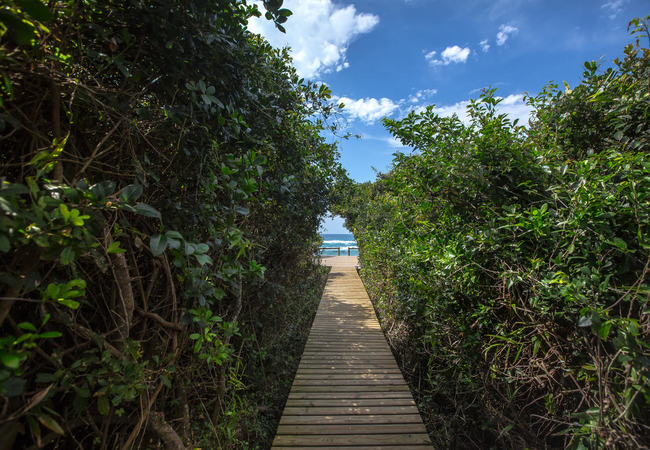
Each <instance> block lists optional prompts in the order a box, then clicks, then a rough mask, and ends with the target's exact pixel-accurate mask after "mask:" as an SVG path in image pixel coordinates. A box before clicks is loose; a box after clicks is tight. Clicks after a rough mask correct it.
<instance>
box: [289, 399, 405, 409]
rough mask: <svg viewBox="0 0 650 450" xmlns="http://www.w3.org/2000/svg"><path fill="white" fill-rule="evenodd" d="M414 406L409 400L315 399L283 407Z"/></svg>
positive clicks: (292, 401) (290, 400)
mask: <svg viewBox="0 0 650 450" xmlns="http://www.w3.org/2000/svg"><path fill="white" fill-rule="evenodd" d="M410 405H413V406H415V402H414V401H413V400H412V399H410V398H389V399H377V398H369V399H365V398H364V399H348V398H341V399H326V400H321V399H316V400H292V399H289V400H287V404H286V406H285V407H287V408H288V407H306V406H346V407H354V406H357V407H368V406H410Z"/></svg>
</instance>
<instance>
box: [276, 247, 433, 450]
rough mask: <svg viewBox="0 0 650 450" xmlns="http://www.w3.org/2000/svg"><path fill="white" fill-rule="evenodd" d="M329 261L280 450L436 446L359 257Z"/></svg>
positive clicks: (280, 435) (281, 431) (278, 442)
mask: <svg viewBox="0 0 650 450" xmlns="http://www.w3.org/2000/svg"><path fill="white" fill-rule="evenodd" d="M323 261H324V264H326V265H328V266H331V267H332V270H331V272H330V274H329V277H328V279H327V285H326V286H325V291H324V292H323V297H322V299H321V302H320V306H319V308H318V311H317V313H316V318H315V319H314V324H313V326H312V329H311V332H310V334H309V339H308V341H307V345H306V347H305V351H304V353H303V355H302V359H301V360H300V366H299V367H298V372H297V374H296V378H295V380H294V382H293V386H292V387H291V392H290V394H289V400H288V401H287V404H286V406H285V408H284V412H283V415H282V419H281V420H280V425H279V427H278V431H277V433H276V436H275V440H274V441H273V447H272V449H274V450H282V449H286V450H297V449H319V450H328V449H338V450H341V449H354V450H406V449H430V448H431V441H430V440H429V436H428V435H427V432H426V429H425V428H424V425H423V423H422V419H421V418H420V414H419V413H418V410H417V407H416V406H415V402H414V401H413V396H412V395H411V392H410V391H409V388H408V386H407V385H406V382H405V381H404V378H403V377H402V374H401V372H400V370H399V368H398V367H397V363H396V362H395V358H394V357H393V354H392V353H391V351H390V348H389V347H388V344H387V342H386V339H385V338H384V335H383V333H382V331H381V328H380V326H379V322H378V320H377V316H376V315H375V311H374V309H373V307H372V304H371V303H370V299H369V298H368V294H367V293H366V290H365V288H364V286H363V283H362V282H361V279H360V278H359V276H358V275H357V271H356V269H355V265H356V262H357V258H356V257H355V256H339V257H324V258H323Z"/></svg>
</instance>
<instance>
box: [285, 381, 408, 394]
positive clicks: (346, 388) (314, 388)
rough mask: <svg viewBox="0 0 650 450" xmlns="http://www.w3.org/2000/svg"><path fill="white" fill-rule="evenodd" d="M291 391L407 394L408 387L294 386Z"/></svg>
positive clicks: (402, 385)
mask: <svg viewBox="0 0 650 450" xmlns="http://www.w3.org/2000/svg"><path fill="white" fill-rule="evenodd" d="M291 390H292V391H295V392H393V391H405V392H408V393H409V394H410V393H411V391H409V388H408V386H407V385H406V383H403V384H377V385H374V386H354V385H352V386H334V385H328V386H294V387H293V388H292V389H291Z"/></svg>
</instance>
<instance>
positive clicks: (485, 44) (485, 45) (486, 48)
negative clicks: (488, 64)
mask: <svg viewBox="0 0 650 450" xmlns="http://www.w3.org/2000/svg"><path fill="white" fill-rule="evenodd" d="M479 45H480V46H481V50H483V51H484V52H485V53H487V52H488V51H489V50H490V44H488V40H487V39H485V40H483V41H481V42H479Z"/></svg>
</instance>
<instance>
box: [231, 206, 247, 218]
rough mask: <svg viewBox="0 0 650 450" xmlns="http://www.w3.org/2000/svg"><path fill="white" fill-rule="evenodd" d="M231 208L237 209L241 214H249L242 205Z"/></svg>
mask: <svg viewBox="0 0 650 450" xmlns="http://www.w3.org/2000/svg"><path fill="white" fill-rule="evenodd" d="M233 209H234V210H235V211H237V212H238V213H239V214H243V215H244V216H245V215H247V214H250V211H249V210H248V209H246V208H244V207H243V206H235V207H234V208H233Z"/></svg>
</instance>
